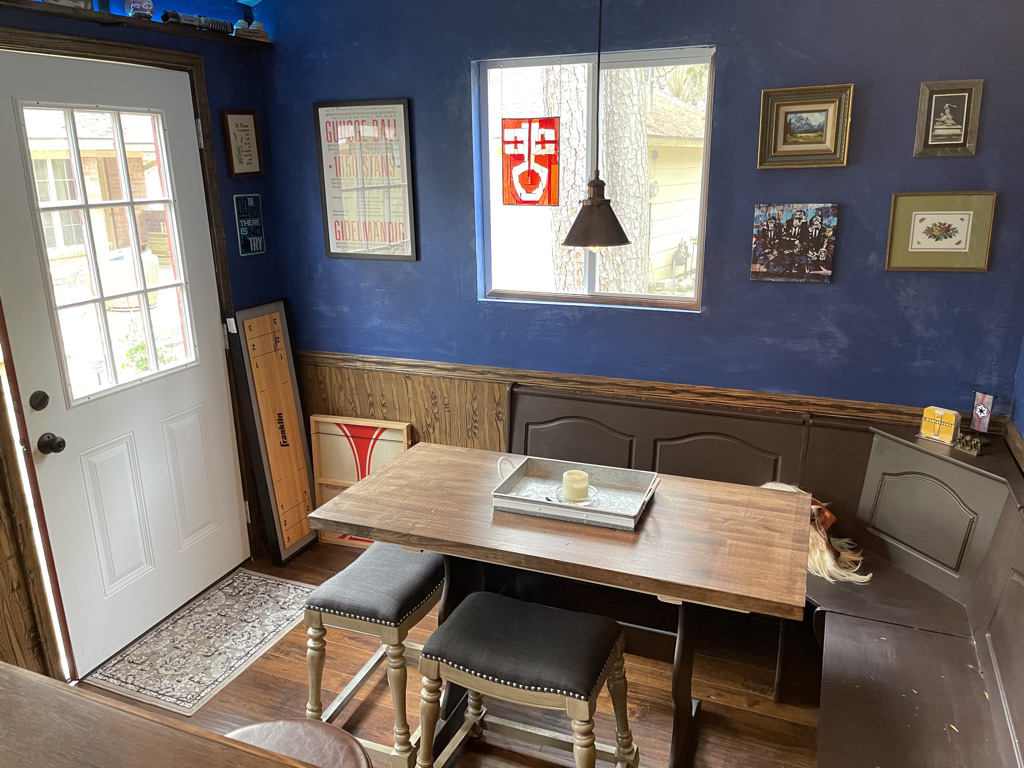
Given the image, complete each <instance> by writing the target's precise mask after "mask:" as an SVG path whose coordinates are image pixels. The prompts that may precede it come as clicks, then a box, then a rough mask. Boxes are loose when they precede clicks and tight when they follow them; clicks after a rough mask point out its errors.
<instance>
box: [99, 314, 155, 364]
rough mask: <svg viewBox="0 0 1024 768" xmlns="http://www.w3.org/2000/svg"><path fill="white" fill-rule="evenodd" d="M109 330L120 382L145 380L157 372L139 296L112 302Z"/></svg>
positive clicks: (108, 321)
mask: <svg viewBox="0 0 1024 768" xmlns="http://www.w3.org/2000/svg"><path fill="white" fill-rule="evenodd" d="M106 308H107V327H108V329H109V333H110V344H111V346H112V347H113V350H114V370H115V371H116V373H117V381H118V383H121V384H123V383H124V382H126V381H132V380H134V379H138V378H141V377H142V376H145V375H146V374H147V373H150V372H152V371H153V370H154V368H153V360H152V359H151V358H150V349H149V338H148V335H147V333H146V322H145V319H144V317H143V314H142V304H141V302H140V300H139V296H138V295H135V296H126V297H125V298H123V299H117V300H115V301H108V302H107V303H106Z"/></svg>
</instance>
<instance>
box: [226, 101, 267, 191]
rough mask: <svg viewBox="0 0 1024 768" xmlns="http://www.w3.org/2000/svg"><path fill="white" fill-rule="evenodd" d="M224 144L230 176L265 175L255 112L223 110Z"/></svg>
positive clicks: (258, 125)
mask: <svg viewBox="0 0 1024 768" xmlns="http://www.w3.org/2000/svg"><path fill="white" fill-rule="evenodd" d="M220 116H221V120H222V121H223V123H224V144H225V145H226V146H227V150H228V176H230V177H231V178H233V179H234V178H237V177H239V176H259V175H260V174H262V173H263V149H262V147H261V146H260V124H259V121H258V120H257V119H256V112H254V111H253V110H251V109H250V110H232V109H223V110H221V113H220Z"/></svg>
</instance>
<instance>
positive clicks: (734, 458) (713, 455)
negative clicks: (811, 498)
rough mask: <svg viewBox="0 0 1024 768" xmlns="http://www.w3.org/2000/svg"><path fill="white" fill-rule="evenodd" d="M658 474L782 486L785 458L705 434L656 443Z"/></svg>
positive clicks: (717, 435) (732, 440)
mask: <svg viewBox="0 0 1024 768" xmlns="http://www.w3.org/2000/svg"><path fill="white" fill-rule="evenodd" d="M654 471H655V472H664V473H665V474H669V475H682V476H684V477H697V478H700V479H702V480H719V481H722V482H726V483H740V484H742V485H764V484H765V483H770V482H779V481H780V480H781V477H782V456H781V455H780V454H778V453H773V452H772V451H769V450H765V449H763V448H759V447H757V446H756V445H751V444H750V443H748V442H747V441H745V440H740V439H739V438H737V437H733V436H732V435H725V434H721V433H715V432H702V433H698V434H692V435H686V436H685V437H674V438H660V439H658V440H655V441H654Z"/></svg>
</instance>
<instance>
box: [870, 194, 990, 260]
mask: <svg viewBox="0 0 1024 768" xmlns="http://www.w3.org/2000/svg"><path fill="white" fill-rule="evenodd" d="M995 206H996V193H995V192H897V193H896V194H894V195H893V196H892V214H891V216H890V218H889V244H888V247H887V248H886V258H885V268H886V269H889V270H904V271H906V270H913V271H935V272H985V271H987V270H988V256H989V246H990V244H991V241H992V221H993V219H994V215H995Z"/></svg>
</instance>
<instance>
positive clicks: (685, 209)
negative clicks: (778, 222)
mask: <svg viewBox="0 0 1024 768" xmlns="http://www.w3.org/2000/svg"><path fill="white" fill-rule="evenodd" d="M713 57H714V49H712V48H705V47H700V48H683V49H668V50H658V51H638V52H632V53H614V54H602V56H601V78H600V83H601V94H600V109H599V116H600V128H599V130H600V142H599V151H600V163H599V164H597V167H598V168H600V170H601V178H602V179H603V180H604V181H605V182H606V184H607V188H606V190H605V195H606V197H608V198H610V199H611V200H612V207H613V209H614V210H615V214H616V216H617V217H618V219H619V221H620V222H621V223H622V226H623V228H624V229H625V231H626V234H627V236H628V237H629V239H630V241H631V244H630V245H628V246H620V247H616V248H607V249H604V250H603V251H600V252H598V253H591V252H589V251H584V250H582V249H570V248H563V247H562V245H561V242H562V240H563V239H564V237H565V234H566V232H567V231H568V230H569V227H570V226H571V225H572V222H573V220H574V219H575V217H576V213H577V212H578V211H579V204H580V200H582V199H583V198H584V197H585V196H586V186H587V182H588V181H589V180H590V178H591V176H592V174H593V171H594V168H595V162H594V152H595V147H594V139H595V137H594V136H593V135H591V134H592V130H593V129H592V126H593V112H594V110H595V109H596V108H597V106H598V105H597V103H596V101H597V97H598V94H597V93H596V90H597V89H596V87H593V86H592V81H593V80H594V79H595V78H594V68H595V66H596V63H595V59H596V57H595V56H562V57H549V58H541V59H506V60H501V61H485V62H479V63H478V65H477V66H478V67H479V73H478V74H479V81H478V82H479V88H480V99H479V104H480V121H479V125H480V131H481V136H480V143H479V144H480V150H479V151H480V152H481V155H482V156H481V158H480V189H481V190H482V200H481V211H482V217H483V220H482V225H483V233H484V236H483V249H484V252H483V254H482V259H483V269H484V275H485V295H486V296H487V297H490V298H503V299H536V300H544V301H569V302H588V303H600V304H626V305H633V306H656V307H672V308H679V309H697V308H699V306H700V283H701V264H702V254H703V247H704V242H703V239H704V238H703V229H704V199H705V189H706V179H707V155H708V134H709V126H710V115H711V94H712V62H713ZM551 117H558V118H559V120H558V126H557V132H558V137H559V145H558V162H557V173H553V172H549V171H548V170H547V168H545V169H543V170H540V172H539V173H538V172H537V171H535V170H532V169H536V168H538V164H536V163H535V164H533V165H523V164H520V165H517V166H515V167H516V168H520V169H526V170H524V171H521V172H520V173H521V175H519V176H518V177H517V178H515V179H514V180H515V183H517V184H519V185H520V186H519V187H518V188H519V189H522V188H523V187H524V186H525V187H526V188H528V191H532V192H536V189H534V187H538V185H540V184H550V185H555V184H557V187H558V188H557V190H555V191H557V204H555V205H544V204H505V199H506V197H507V195H505V186H506V184H505V180H504V179H503V169H504V168H506V167H508V166H509V165H511V163H505V165H504V166H503V162H504V156H505V154H507V152H506V147H508V148H509V152H513V151H514V150H516V149H522V150H523V151H524V153H528V155H527V157H526V158H524V159H523V163H529V162H531V161H534V159H535V155H540V154H541V153H542V152H551V151H552V150H550V149H547V147H549V146H553V143H551V144H545V143H544V142H545V141H548V142H549V141H550V139H551V134H550V133H548V134H546V135H540V140H538V141H534V140H532V139H531V138H529V137H528V132H529V130H531V128H530V127H529V123H530V122H532V121H531V119H532V118H551ZM503 119H504V120H505V121H506V122H508V121H509V120H510V119H515V122H514V123H509V124H507V125H505V126H504V128H505V129H506V130H507V129H509V126H510V125H512V126H516V125H519V126H522V129H521V133H522V135H521V136H520V137H519V139H518V141H519V142H520V143H519V144H515V141H516V140H517V139H514V136H513V134H509V135H508V136H504V135H503V125H502V122H503ZM550 123H551V121H538V122H536V123H535V124H533V126H532V130H534V131H536V130H537V127H538V126H548V125H550ZM530 148H532V150H531V149H530ZM538 148H540V149H538ZM518 159H519V158H516V160H518ZM516 160H513V161H512V162H513V163H514V162H516ZM541 164H550V161H549V160H544V161H543V163H541ZM509 173H511V174H515V173H516V171H515V170H513V171H511V172H509V171H506V173H505V175H506V176H509ZM532 197H533V198H537V197H539V195H538V194H533V195H532ZM540 197H541V202H542V203H543V202H544V201H545V200H547V196H540Z"/></svg>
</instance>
